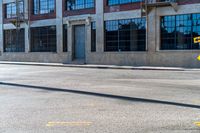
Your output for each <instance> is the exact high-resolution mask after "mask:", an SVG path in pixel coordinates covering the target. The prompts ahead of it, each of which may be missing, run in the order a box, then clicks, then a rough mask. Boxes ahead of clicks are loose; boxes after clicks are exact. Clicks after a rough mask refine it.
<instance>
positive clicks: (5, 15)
mask: <svg viewBox="0 0 200 133" xmlns="http://www.w3.org/2000/svg"><path fill="white" fill-rule="evenodd" d="M19 2H21V3H22V8H20V9H19V10H20V11H19V12H20V13H21V14H24V9H25V8H24V1H23V0H21V1H19ZM10 4H11V14H10V15H11V17H8V11H7V6H8V5H10ZM13 7H15V13H14V14H12V10H13ZM20 7H21V6H20ZM21 11H22V12H21ZM13 15H14V16H13ZM16 17H17V6H16V3H15V2H10V3H6V4H4V18H5V19H14V18H16Z"/></svg>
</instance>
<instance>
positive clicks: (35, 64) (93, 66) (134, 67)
mask: <svg viewBox="0 0 200 133" xmlns="http://www.w3.org/2000/svg"><path fill="white" fill-rule="evenodd" d="M0 64H9V65H32V66H51V67H74V68H93V69H125V70H162V71H163V70H164V71H200V69H186V68H180V67H152V66H117V65H93V64H84V65H78V64H62V63H38V62H9V61H0Z"/></svg>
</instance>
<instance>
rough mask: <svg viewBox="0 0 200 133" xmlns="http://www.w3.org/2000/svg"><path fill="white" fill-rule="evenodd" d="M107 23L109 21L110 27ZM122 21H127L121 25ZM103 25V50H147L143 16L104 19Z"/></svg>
mask: <svg viewBox="0 0 200 133" xmlns="http://www.w3.org/2000/svg"><path fill="white" fill-rule="evenodd" d="M127 22H129V23H127ZM109 23H111V27H109V26H110V25H109ZM123 23H124V24H125V23H127V25H123V27H122V25H121V24H123ZM104 25H105V27H104V38H105V42H104V51H105V52H135V51H142V52H144V51H147V42H146V37H147V32H146V18H145V17H143V18H132V19H119V20H109V21H105V22H104ZM127 27H128V28H127ZM120 28H121V29H120ZM109 32H110V33H109ZM131 35H134V36H131ZM133 43H134V44H133Z"/></svg>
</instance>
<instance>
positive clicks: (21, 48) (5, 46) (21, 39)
mask: <svg viewBox="0 0 200 133" xmlns="http://www.w3.org/2000/svg"><path fill="white" fill-rule="evenodd" d="M6 32H10V33H6ZM18 32H21V33H18ZM11 34H12V35H11ZM7 35H8V37H7ZM17 37H18V38H19V39H18V40H17ZM8 38H9V40H6V39H8ZM8 41H9V42H11V44H10V46H11V47H10V49H11V50H6V49H8V48H9V47H8V46H9V45H8V44H6V42H8ZM21 42H22V44H21ZM17 43H18V44H17ZM19 43H20V44H21V45H19ZM13 46H15V47H13ZM16 46H18V47H16ZM13 49H15V50H13ZM3 52H5V53H14V52H17V53H22V52H25V29H24V28H22V29H19V31H17V30H16V29H5V30H3Z"/></svg>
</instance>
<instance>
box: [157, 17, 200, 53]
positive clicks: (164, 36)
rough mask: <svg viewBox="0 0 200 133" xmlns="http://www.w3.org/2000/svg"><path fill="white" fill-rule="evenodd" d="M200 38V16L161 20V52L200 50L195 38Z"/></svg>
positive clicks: (163, 18) (164, 18)
mask: <svg viewBox="0 0 200 133" xmlns="http://www.w3.org/2000/svg"><path fill="white" fill-rule="evenodd" d="M197 36H200V14H185V15H176V16H164V17H162V18H161V50H187V49H188V50H189V49H200V46H199V45H198V44H194V42H193V38H194V37H197Z"/></svg>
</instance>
